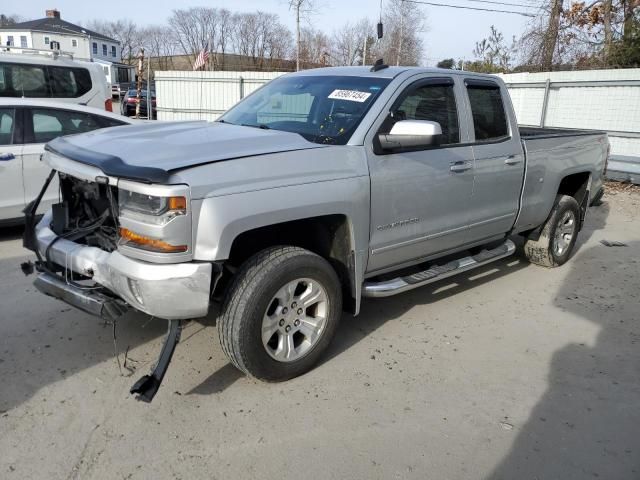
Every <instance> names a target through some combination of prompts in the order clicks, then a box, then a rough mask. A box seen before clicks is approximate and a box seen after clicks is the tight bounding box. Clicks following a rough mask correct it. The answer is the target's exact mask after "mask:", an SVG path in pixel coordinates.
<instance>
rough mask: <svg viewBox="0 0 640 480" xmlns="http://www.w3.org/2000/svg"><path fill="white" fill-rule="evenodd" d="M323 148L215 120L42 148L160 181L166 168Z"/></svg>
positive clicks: (127, 129)
mask: <svg viewBox="0 0 640 480" xmlns="http://www.w3.org/2000/svg"><path fill="white" fill-rule="evenodd" d="M323 146H324V145H320V144H317V143H313V142H309V141H307V140H305V139H304V138H303V137H302V136H300V135H298V134H296V133H290V132H283V131H279V130H263V129H260V128H253V127H243V126H238V125H230V124H225V123H219V122H214V123H209V122H166V123H165V122H158V123H156V122H154V123H145V124H140V125H127V126H122V127H114V128H106V129H102V130H96V131H93V132H90V133H84V134H80V135H70V136H67V137H59V138H56V139H55V140H52V141H51V142H49V143H48V144H47V145H46V147H45V148H46V150H48V151H52V152H55V153H57V154H59V155H62V156H64V157H66V158H69V159H71V160H75V161H77V162H81V163H84V164H87V165H92V166H95V167H98V168H99V169H101V170H102V171H103V172H104V173H105V174H106V175H109V176H114V177H120V178H127V179H131V180H137V181H143V182H148V183H164V182H166V181H168V179H169V177H170V175H171V173H172V172H175V171H177V170H182V169H185V168H189V167H193V166H197V165H203V164H206V163H211V162H219V161H222V160H231V159H234V158H242V157H250V156H257V155H265V154H268V153H278V152H288V151H292V150H307V149H310V148H322V147H323Z"/></svg>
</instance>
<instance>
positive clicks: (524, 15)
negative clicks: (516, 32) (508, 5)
mask: <svg viewBox="0 0 640 480" xmlns="http://www.w3.org/2000/svg"><path fill="white" fill-rule="evenodd" d="M404 1H405V2H408V3H417V4H419V5H433V6H435V7H449V8H462V9H464V10H479V11H482V12H498V13H510V14H513V15H522V16H523V17H535V15H534V14H532V13H525V12H515V11H513V10H498V9H494V8H480V7H465V6H462V5H451V4H449V3H435V2H426V1H419V0H404Z"/></svg>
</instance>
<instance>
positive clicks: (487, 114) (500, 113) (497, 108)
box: [465, 79, 509, 142]
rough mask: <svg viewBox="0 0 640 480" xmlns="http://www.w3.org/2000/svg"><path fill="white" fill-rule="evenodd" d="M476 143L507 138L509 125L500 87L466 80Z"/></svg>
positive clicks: (487, 82)
mask: <svg viewBox="0 0 640 480" xmlns="http://www.w3.org/2000/svg"><path fill="white" fill-rule="evenodd" d="M465 85H466V87H467V95H468V96H469V105H470V107H471V116H472V120H473V131H474V133H475V141H476V142H492V141H501V140H504V139H507V138H509V124H508V122H507V115H506V111H505V108H504V102H503V101H502V92H501V91H500V86H499V85H498V84H497V83H495V82H492V81H490V80H476V79H466V80H465Z"/></svg>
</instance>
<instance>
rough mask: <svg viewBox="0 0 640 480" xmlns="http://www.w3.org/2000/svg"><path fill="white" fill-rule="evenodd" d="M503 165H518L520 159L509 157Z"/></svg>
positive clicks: (513, 156)
mask: <svg viewBox="0 0 640 480" xmlns="http://www.w3.org/2000/svg"><path fill="white" fill-rule="evenodd" d="M504 163H505V164H506V165H517V164H518V163H520V159H519V158H516V156H515V155H509V156H508V157H507V159H506V160H505V161H504Z"/></svg>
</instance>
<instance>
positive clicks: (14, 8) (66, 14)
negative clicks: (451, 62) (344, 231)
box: [1, 0, 527, 65]
mask: <svg viewBox="0 0 640 480" xmlns="http://www.w3.org/2000/svg"><path fill="white" fill-rule="evenodd" d="M433 1H435V2H436V3H452V4H454V3H455V4H459V5H468V6H477V7H488V8H491V6H492V5H490V4H483V3H472V2H470V1H469V0H433ZM3 3H4V4H5V5H6V6H3V7H2V8H1V10H2V13H8V14H18V15H20V16H22V17H25V18H27V19H33V18H40V17H43V16H44V12H45V10H46V9H48V8H57V9H58V10H60V11H61V15H62V18H63V19H65V20H68V21H70V22H73V23H79V24H82V23H83V22H85V21H87V20H90V19H93V18H100V19H103V20H106V19H118V18H122V17H125V16H126V17H127V18H129V19H131V20H133V21H134V22H136V23H139V24H149V23H164V22H165V21H166V19H167V17H168V16H169V15H170V13H171V10H172V9H174V8H185V7H189V6H210V7H225V8H228V9H229V10H232V11H255V10H263V11H269V12H274V13H277V14H278V15H280V18H281V20H282V21H283V23H285V24H286V25H288V26H289V27H290V28H293V26H294V19H293V14H292V12H290V11H289V8H288V4H287V2H286V0H235V1H229V0H199V1H198V0H179V1H175V0H173V1H169V0H136V1H133V0H109V1H100V2H97V1H95V0H44V1H43V0H28V1H24V0H23V1H22V2H8V1H7V2H3ZM319 3H320V4H321V7H320V8H319V9H318V14H317V15H315V16H313V17H312V18H311V21H312V24H313V25H314V26H315V27H316V28H321V29H323V30H324V31H326V32H328V33H330V32H331V31H332V30H333V28H335V27H337V26H339V25H341V24H342V23H345V22H347V21H354V20H358V19H360V18H362V17H364V16H367V17H369V18H371V19H377V18H378V11H379V5H380V2H379V0H319ZM516 3H518V2H516ZM495 7H496V8H501V7H500V6H497V5H496V6H495ZM421 8H423V9H424V11H425V13H426V15H427V25H428V30H427V31H426V32H424V33H422V34H421V35H422V36H423V38H424V42H425V47H426V58H425V59H424V63H426V64H427V65H434V64H435V63H436V62H437V61H438V60H440V59H442V58H448V57H454V58H456V59H457V58H465V59H471V58H472V56H473V54H472V51H473V47H474V45H475V42H476V41H477V40H480V39H481V38H483V37H485V36H487V35H488V33H489V27H490V25H492V24H493V25H495V26H496V27H497V28H498V30H499V31H501V32H502V33H503V34H504V36H505V38H506V39H509V40H510V39H511V37H512V36H513V35H516V36H519V35H520V33H521V32H522V30H523V28H524V25H525V24H526V21H527V18H526V17H522V16H519V15H508V14H503V13H495V12H476V11H471V10H459V9H453V8H442V7H435V6H424V7H421ZM502 8H504V9H506V10H509V9H511V7H502Z"/></svg>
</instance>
